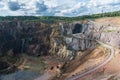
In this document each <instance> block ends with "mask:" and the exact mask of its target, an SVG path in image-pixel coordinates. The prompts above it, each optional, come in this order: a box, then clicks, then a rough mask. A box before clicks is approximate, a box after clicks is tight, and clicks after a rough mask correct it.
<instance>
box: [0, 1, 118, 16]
mask: <svg viewBox="0 0 120 80" xmlns="http://www.w3.org/2000/svg"><path fill="white" fill-rule="evenodd" d="M118 10H120V0H0V16H66V17H73V16H74V17H75V16H81V15H88V14H89V15H91V14H96V13H102V12H113V11H118Z"/></svg>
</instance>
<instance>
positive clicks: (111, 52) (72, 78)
mask: <svg viewBox="0 0 120 80" xmlns="http://www.w3.org/2000/svg"><path fill="white" fill-rule="evenodd" d="M96 41H97V42H98V43H99V44H101V45H102V46H104V47H106V48H108V49H110V56H109V57H108V58H107V59H106V61H104V62H103V63H102V64H100V65H98V66H97V67H95V68H93V69H90V70H88V71H86V72H83V73H81V74H78V75H75V76H74V77H71V78H68V79H65V80H76V79H78V78H82V77H83V76H85V75H87V74H89V73H92V72H94V71H95V70H97V69H99V68H101V67H103V66H104V65H106V64H107V63H108V62H109V61H110V60H111V59H112V58H113V56H114V49H113V47H111V46H109V45H107V44H105V43H102V42H100V41H98V40H96Z"/></svg>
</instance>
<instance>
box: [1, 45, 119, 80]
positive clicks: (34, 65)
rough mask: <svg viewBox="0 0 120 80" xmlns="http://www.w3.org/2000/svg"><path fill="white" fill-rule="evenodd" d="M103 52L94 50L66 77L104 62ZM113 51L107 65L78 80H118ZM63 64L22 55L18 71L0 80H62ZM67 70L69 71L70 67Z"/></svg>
mask: <svg viewBox="0 0 120 80" xmlns="http://www.w3.org/2000/svg"><path fill="white" fill-rule="evenodd" d="M101 50H102V52H101ZM103 50H104V48H102V47H99V48H96V49H95V50H94V51H93V52H92V54H91V55H89V56H87V58H88V60H87V61H86V62H85V63H84V64H82V65H80V66H78V67H77V68H75V69H73V71H72V72H70V73H69V74H67V76H66V77H70V76H73V74H74V75H76V74H78V73H80V72H81V71H84V70H87V69H89V67H90V66H89V65H91V67H94V66H95V65H98V64H99V63H100V62H102V61H104V60H105V58H106V57H107V56H108V55H109V54H106V55H103V54H104V51H103ZM115 51H116V53H115V55H114V58H113V59H112V60H111V61H110V62H109V63H108V64H106V65H105V66H104V67H102V68H100V69H98V70H96V71H94V72H93V73H90V74H88V75H86V76H85V77H82V78H80V79H78V80H114V79H116V80H119V79H120V62H119V61H120V58H119V57H120V50H118V49H116V50H115ZM99 53H102V54H99ZM93 62H94V63H93ZM63 64H64V62H62V61H59V60H58V59H55V57H50V56H46V57H42V58H36V57H31V56H26V55H24V61H23V63H22V64H21V65H20V66H19V67H18V68H19V69H20V70H19V71H17V72H15V73H11V74H8V75H4V76H2V77H0V80H64V79H65V78H66V77H64V78H62V79H61V78H60V76H61V75H60V73H61V70H60V69H61V67H62V66H63ZM68 69H71V66H70V67H69V68H68ZM68 71H69V70H68ZM63 74H64V73H63ZM54 77H55V78H54ZM56 77H57V78H56Z"/></svg>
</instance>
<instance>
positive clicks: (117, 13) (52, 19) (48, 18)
mask: <svg viewBox="0 0 120 80" xmlns="http://www.w3.org/2000/svg"><path fill="white" fill-rule="evenodd" d="M115 16H120V11H115V12H107V13H101V14H93V15H83V16H77V17H62V16H6V17H2V16H1V17H0V21H11V20H15V19H18V20H21V21H23V20H24V21H36V20H40V21H46V22H48V23H49V22H56V21H67V22H72V21H76V20H84V19H95V18H101V17H115Z"/></svg>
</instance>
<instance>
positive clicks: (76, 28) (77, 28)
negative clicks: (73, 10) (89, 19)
mask: <svg viewBox="0 0 120 80" xmlns="http://www.w3.org/2000/svg"><path fill="white" fill-rule="evenodd" d="M81 32H82V24H78V23H77V24H75V26H74V29H73V30H72V33H73V34H76V33H81Z"/></svg>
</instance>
